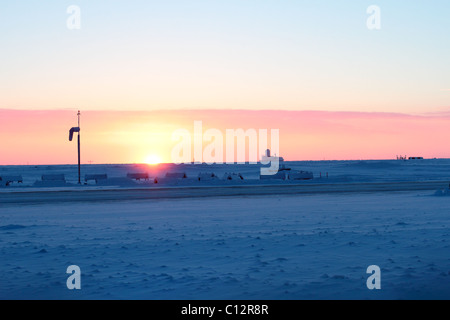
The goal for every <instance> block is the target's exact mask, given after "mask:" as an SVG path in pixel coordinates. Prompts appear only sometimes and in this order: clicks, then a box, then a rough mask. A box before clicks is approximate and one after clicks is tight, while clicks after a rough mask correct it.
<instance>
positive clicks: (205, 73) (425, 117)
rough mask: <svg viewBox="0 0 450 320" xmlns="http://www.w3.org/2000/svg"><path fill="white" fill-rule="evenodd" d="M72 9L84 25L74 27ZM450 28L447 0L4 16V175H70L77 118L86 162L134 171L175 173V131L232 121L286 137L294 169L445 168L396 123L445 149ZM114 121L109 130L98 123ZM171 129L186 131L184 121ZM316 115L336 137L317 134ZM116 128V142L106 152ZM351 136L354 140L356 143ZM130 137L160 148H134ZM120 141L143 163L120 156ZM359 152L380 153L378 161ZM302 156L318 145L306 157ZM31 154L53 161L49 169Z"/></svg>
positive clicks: (6, 8)
mask: <svg viewBox="0 0 450 320" xmlns="http://www.w3.org/2000/svg"><path fill="white" fill-rule="evenodd" d="M371 5H375V6H377V7H378V8H379V9H380V15H379V26H380V28H379V29H375V30H370V29H369V28H368V26H367V21H368V19H369V18H371V17H372V13H368V12H367V9H368V8H369V6H371ZM71 6H76V7H77V8H79V15H74V12H73V11H69V12H68V8H69V7H71ZM449 15H450V2H449V1H447V0H442V1H441V0H435V1H432V2H427V1H419V0H415V1H406V0H398V1H385V0H375V1H373V0H371V1H365V0H361V1H350V0H342V1H331V0H327V1H325V0H316V1H310V0H295V1H294V0H292V1H291V0H278V1H264V0H246V1H243V0H239V1H237V0H229V1H217V0H203V1H196V0H190V1H181V0H166V1H148V0H145V1H140V0H131V1H123V0H122V1H117V0H107V1H106V0H95V1H92V0H90V1H84V0H78V1H76V0H71V1H62V0H58V1H56V0H53V1H51V0H48V1H30V0H23V1H7V2H6V1H4V2H2V4H1V5H0V29H1V30H2V32H0V123H3V124H5V122H7V123H6V124H5V125H2V126H1V127H0V147H1V148H5V147H8V148H9V149H10V150H12V151H13V152H9V153H8V154H7V155H5V154H0V164H18V163H28V162H30V163H55V161H56V162H57V163H61V162H62V163H68V162H69V163H71V162H72V160H71V159H73V156H72V155H71V153H70V152H72V151H73V150H75V148H74V147H73V146H70V144H69V143H68V142H67V143H66V142H64V143H65V144H64V147H62V144H61V145H59V143H62V142H61V141H63V140H59V139H60V137H61V136H62V137H64V135H66V131H68V130H69V129H70V127H71V126H74V125H75V124H76V116H75V115H76V111H77V110H78V109H81V110H82V112H83V119H86V120H85V121H86V122H85V123H90V122H89V121H93V120H94V119H95V120H96V121H98V122H97V123H96V125H95V126H94V124H92V126H91V127H87V128H86V127H83V128H82V130H83V137H85V136H86V137H89V135H91V136H92V137H96V138H95V139H96V140H88V141H87V142H86V143H87V144H86V145H85V148H89V143H91V144H92V145H91V147H92V148H93V149H92V151H93V152H94V151H95V150H103V153H102V155H98V154H97V155H96V154H95V153H93V154H89V153H88V152H87V150H86V153H87V157H88V158H89V161H93V162H96V163H99V162H108V163H121V162H139V161H143V160H142V158H143V157H144V158H145V157H146V154H148V153H151V152H154V153H156V154H158V155H159V157H160V158H161V159H163V160H168V159H169V156H168V154H169V152H168V151H167V150H166V149H167V148H170V147H171V146H173V142H172V141H171V140H170V139H168V138H167V137H169V136H170V134H169V133H170V132H172V131H173V130H176V129H177V128H182V127H183V128H184V127H189V126H192V122H193V121H194V120H201V121H203V122H204V123H207V125H212V124H213V123H214V124H216V125H217V128H218V129H220V130H225V128H234V127H233V126H232V123H233V121H231V120H230V121H231V122H229V123H225V122H223V121H222V120H223V119H234V117H238V118H242V119H247V120H248V121H247V122H243V121H241V122H239V123H238V124H236V125H239V126H240V127H242V128H255V129H259V128H268V129H270V128H276V129H280V139H281V143H280V145H281V147H282V149H281V150H280V151H281V152H283V154H285V155H287V156H288V158H290V159H292V160H295V159H299V160H300V159H323V158H327V159H331V158H336V159H349V158H351V159H354V158H366V157H368V158H386V157H394V156H395V154H396V152H397V150H398V152H399V153H401V152H402V151H403V150H404V151H405V152H406V151H408V152H416V153H421V154H427V155H429V156H435V157H446V156H448V153H447V152H446V150H444V149H443V147H442V146H439V145H438V142H434V141H433V143H431V144H432V145H431V146H430V145H429V144H430V142H429V141H428V142H427V143H425V142H424V144H423V145H420V144H418V145H417V146H416V147H415V148H413V147H412V146H410V144H411V142H410V141H409V140H408V136H407V135H406V134H404V131H401V133H399V132H396V131H395V130H394V131H390V130H391V129H392V128H390V123H391V122H393V123H395V125H396V127H397V128H402V130H411V132H415V133H414V135H415V134H417V132H421V137H422V138H423V137H427V138H430V139H433V138H434V139H436V141H440V140H439V139H440V135H445V131H441V130H443V129H442V128H444V127H445V125H447V127H448V114H449V113H450V59H448V57H449V56H450V41H448V39H449V37H448V35H449V31H450V19H448V17H449ZM78 18H79V19H78ZM74 22H75V26H76V27H77V28H73V26H74ZM78 22H79V24H77V23H78ZM68 24H69V27H68ZM78 27H79V28H78ZM270 110H278V111H283V112H281V113H271V111H270ZM249 111H254V112H255V113H251V114H252V121H250V120H249V118H248V116H247V112H249ZM288 111H289V112H293V113H292V114H291V116H292V117H293V119H296V121H298V122H299V123H302V124H305V125H306V123H305V122H304V121H305V120H304V117H305V115H306V114H305V113H302V112H307V115H308V117H306V119H310V120H311V122H312V123H316V124H317V126H318V127H317V128H315V129H314V130H313V129H312V128H311V130H309V131H307V133H305V131H302V130H301V128H299V127H298V126H297V127H296V126H295V124H294V123H292V122H289V123H285V122H283V121H282V120H283V117H285V115H286V113H285V112H288ZM311 112H312V113H311ZM314 112H319V113H318V114H320V115H321V116H320V117H319V116H317V115H318V114H316V113H314ZM41 114H45V115H46V117H40V116H38V115H41ZM99 114H101V115H102V116H101V117H99V116H98V115H99ZM109 114H111V115H114V116H111V117H112V118H111V120H110V121H114V123H108V124H107V123H104V122H102V121H101V120H102V119H103V118H108V115H109ZM118 114H123V115H126V116H124V117H123V118H121V117H117V115H118ZM161 114H163V115H164V116H161ZM178 114H186V115H191V116H189V117H188V119H187V120H185V121H184V122H177V121H175V120H174V119H176V118H177V115H178ZM211 114H214V115H215V116H216V117H217V119H216V120H214V119H212V118H210V117H209V116H210V115H211ZM268 114H270V115H271V117H272V118H271V119H272V121H271V122H268V121H267V119H266V116H267V115H268ZM288 114H289V113H288ZM352 114H359V115H360V117H357V118H352V117H350V115H352ZM18 115H20V117H18ZM94 115H95V117H94ZM155 115H158V117H156V118H155V119H158V121H159V122H155V119H153V118H152V117H154V116H155ZM193 115H195V116H196V118H195V119H194V117H193ZM388 115H389V116H388ZM90 116H92V117H94V118H91V119H89V117H90ZM322 116H325V118H326V119H328V120H327V121H328V123H327V124H324V123H322V122H320V121H319V120H317V118H321V117H322ZM349 117H350V118H349ZM410 117H413V118H414V119H416V120H417V121H412V120H411V121H410V119H411V118H410ZM387 118H388V119H389V120H386V119H387ZM38 119H39V120H40V121H42V123H41V124H39V123H36V122H35V121H37V120H38ZM142 119H147V120H146V122H145V123H142ZM343 119H345V120H343ZM349 119H353V120H349ZM380 119H384V120H380ZM399 119H402V120H399ZM219 120H220V121H219ZM316 120H317V121H319V122H317V121H316ZM10 121H15V122H10ZM52 121H55V122H58V123H57V124H53V123H52ZM28 122H30V123H34V124H36V126H35V127H32V128H33V133H32V134H31V133H30V132H29V131H27V130H29V128H25V129H26V130H25V132H28V134H29V135H24V134H23V133H20V132H18V131H17V130H19V128H21V129H24V128H23V125H24V123H28ZM44 123H45V125H44ZM138 123H141V125H138ZM62 124H64V128H63V127H62ZM55 126H56V127H55ZM58 126H61V128H59V127H58ZM86 126H87V125H86ZM107 126H110V129H108V130H110V131H108V132H110V133H109V134H106V133H104V134H103V136H102V137H103V138H100V136H99V135H100V132H104V131H103V130H106V129H105V128H106V127H107ZM50 127H52V128H53V127H55V130H59V131H56V132H53V133H51V132H48V131H47V130H48V128H50ZM57 127H58V128H57ZM344 127H345V129H343V128H344ZM354 127H358V128H360V131H359V132H358V133H357V134H359V135H360V137H359V138H360V139H361V141H356V140H357V139H356V138H355V137H354V136H352V133H353V134H355V132H356V131H352V130H351V128H354ZM112 128H121V129H120V130H114V133H111V132H112V130H113V129H112ZM123 128H128V129H126V130H125V129H123ZM155 128H158V129H155ZM424 128H426V129H427V130H428V131H427V132H422V131H421V130H424ZM316 129H317V130H316ZM88 130H91V131H88ZM333 130H334V131H333ZM348 130H350V131H348ZM127 132H128V133H127ZM129 132H133V134H136V135H138V136H139V137H148V136H152V135H157V134H158V135H159V136H164V137H166V138H164V139H165V140H163V142H162V143H161V139H159V138H155V139H153V140H152V139H150V140H145V139H144V138H142V139H141V138H136V139H137V140H135V141H133V142H132V143H130V141H129V140H130V139H129V138H130V136H129V135H127V134H129ZM386 132H390V136H389V134H388V135H386ZM119 133H121V134H119ZM309 134H313V135H314V137H308V138H306V136H305V135H309ZM327 135H331V136H333V137H336V138H337V139H336V140H337V141H338V142H336V143H335V144H334V146H336V148H339V150H340V151H339V150H335V151H332V149H333V148H332V146H331V145H327V141H328V140H327V138H326V137H327ZM111 136H114V137H116V140H117V141H128V143H130V144H132V147H130V149H133V150H139V151H135V152H131V151H130V153H127V152H125V153H124V152H122V153H119V152H117V151H114V150H117V149H114V148H116V147H117V143H116V142H111ZM374 136H375V138H376V139H375V138H374ZM437 136H439V138H437ZM133 137H134V136H133ZM140 139H141V140H140ZM355 139H356V140H355ZM364 139H366V141H371V142H374V144H373V145H372V146H370V147H371V149H370V148H368V147H367V146H365V145H364V143H363V142H362V141H363V140H364ZM383 139H384V140H385V141H387V142H386V143H382V140H383ZM398 139H403V140H400V141H398ZM144 140H145V142H142V143H141V144H137V142H136V141H144ZM295 141H297V143H298V141H311V144H310V145H307V144H304V145H303V144H302V145H301V146H302V147H301V148H299V146H298V145H296V143H294V142H295ZM375 141H376V143H375ZM417 141H422V140H420V139H419V140H417ZM94 142H95V143H96V146H97V147H94V145H93V144H94ZM394 142H395V143H394ZM41 144H42V145H41ZM38 146H47V148H48V149H46V152H45V154H44V153H41V152H40V151H39V150H43V149H45V148H38ZM108 146H109V148H110V149H107V147H108ZM52 148H56V149H55V151H56V150H58V154H56V152H52V150H53V149H52ZM330 148H331V149H330ZM361 148H362V149H361ZM72 149H73V150H72ZM147 149H152V150H147ZM366 149H367V151H365V152H359V150H366ZM402 149H403V150H402ZM62 150H66V152H65V154H64V155H61V154H59V151H62ZM298 150H301V151H298ZM324 150H328V151H324ZM343 150H345V152H344V151H343ZM2 153H3V152H2ZM11 154H14V155H15V156H14V158H11ZM69 155H70V156H69ZM105 155H108V157H106V156H105ZM125 155H127V156H125ZM88 158H83V160H84V161H88Z"/></svg>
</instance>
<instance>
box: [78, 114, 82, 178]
mask: <svg viewBox="0 0 450 320" xmlns="http://www.w3.org/2000/svg"><path fill="white" fill-rule="evenodd" d="M80 115H81V113H80V110H78V113H77V116H78V128H80ZM80 131H81V130H80ZM80 131H78V184H81V156H80V150H81V149H80Z"/></svg>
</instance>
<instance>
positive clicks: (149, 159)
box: [144, 154, 162, 165]
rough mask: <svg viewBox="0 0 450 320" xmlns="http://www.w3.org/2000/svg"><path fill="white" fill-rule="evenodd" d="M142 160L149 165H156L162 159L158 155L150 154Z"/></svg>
mask: <svg viewBox="0 0 450 320" xmlns="http://www.w3.org/2000/svg"><path fill="white" fill-rule="evenodd" d="M144 162H145V163H146V164H149V165H157V164H160V163H161V162H162V160H161V157H160V156H158V155H156V154H151V155H149V156H147V157H146V158H145V161H144Z"/></svg>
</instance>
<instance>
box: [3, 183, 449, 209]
mask: <svg viewBox="0 0 450 320" xmlns="http://www.w3.org/2000/svg"><path fill="white" fill-rule="evenodd" d="M447 187H448V184H447V183H446V182H445V181H404V182H376V183H375V182H373V183H330V184H325V183H320V184H309V183H308V184H286V185H280V184H277V185H257V184H255V185H232V186H223V185H220V186H214V185H208V186H176V187H139V188H116V189H113V188H110V189H108V188H104V189H89V187H87V188H83V187H82V188H76V187H74V188H66V189H64V190H61V189H57V188H56V190H51V188H48V189H46V190H36V189H34V190H30V191H26V190H21V191H20V192H14V191H12V192H0V206H2V205H22V204H42V203H61V202H102V201H132V200H152V199H153V200H157V199H177V198H204V197H239V196H246V197H250V196H269V195H311V194H336V193H372V192H400V191H436V190H438V189H444V188H447Z"/></svg>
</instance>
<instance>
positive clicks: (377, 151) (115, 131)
mask: <svg viewBox="0 0 450 320" xmlns="http://www.w3.org/2000/svg"><path fill="white" fill-rule="evenodd" d="M76 119H77V118H76V111H67V110H57V111H34V110H1V109H0V150H1V152H0V165H26V164H30V165H37V164H75V163H76V161H77V147H76V139H74V141H72V142H69V140H68V133H69V129H70V128H71V127H73V126H76V124H77V123H76ZM194 121H202V123H203V132H205V131H206V130H208V129H210V128H215V129H218V130H219V131H220V132H222V134H223V135H224V136H225V132H226V129H239V128H242V129H244V130H247V129H256V130H258V129H269V132H270V129H279V131H280V155H281V156H283V157H284V158H285V160H287V161H295V160H358V159H395V158H396V155H407V156H422V157H425V158H450V150H449V148H448V136H449V133H448V128H449V124H450V116H449V115H448V114H447V115H445V114H442V115H440V116H439V115H433V116H412V115H406V114H394V113H392V114H391V113H357V112H319V111H249V110H206V111H205V110H189V111H186V110H177V111H149V112H144V111H85V112H83V110H82V115H81V160H82V163H84V164H87V163H93V164H100V163H143V162H144V163H147V164H157V163H170V162H172V159H171V152H172V149H173V148H174V146H175V145H176V144H177V142H176V141H173V140H172V133H173V132H174V131H175V130H177V129H186V130H187V131H189V132H190V133H191V136H192V135H193V124H194ZM208 144H209V142H206V141H205V142H203V148H205V147H206V146H207V145H208ZM259 154H262V152H259ZM224 155H225V153H224Z"/></svg>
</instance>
